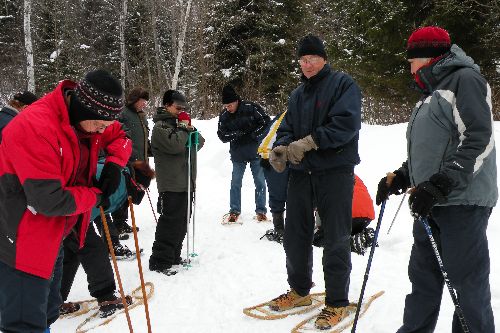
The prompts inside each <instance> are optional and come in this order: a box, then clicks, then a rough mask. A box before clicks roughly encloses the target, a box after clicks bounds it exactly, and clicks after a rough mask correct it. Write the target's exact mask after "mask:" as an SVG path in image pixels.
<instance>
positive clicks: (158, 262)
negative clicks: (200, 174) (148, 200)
mask: <svg viewBox="0 0 500 333" xmlns="http://www.w3.org/2000/svg"><path fill="white" fill-rule="evenodd" d="M187 199H188V193H187V192H162V193H160V196H159V198H158V213H159V214H160V217H159V218H158V224H157V225H156V233H155V241H154V243H153V251H152V254H151V257H150V259H149V266H150V268H151V269H165V268H170V267H171V266H172V265H174V264H175V263H176V262H177V261H178V260H179V258H180V256H181V250H182V242H183V241H184V238H185V236H186V232H187V205H188V202H187Z"/></svg>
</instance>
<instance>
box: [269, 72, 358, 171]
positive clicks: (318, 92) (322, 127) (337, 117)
mask: <svg viewBox="0 0 500 333" xmlns="http://www.w3.org/2000/svg"><path fill="white" fill-rule="evenodd" d="M303 80H304V82H303V83H302V84H301V85H300V86H298V87H297V88H296V89H295V90H294V91H293V92H292V93H291V95H290V98H289V100H288V112H287V114H286V115H285V119H283V121H282V122H281V125H280V127H279V129H278V134H277V138H276V142H275V143H274V147H276V146H280V145H282V146H288V145H289V144H290V143H291V142H293V141H296V140H299V139H302V138H304V137H306V136H308V135H312V137H313V140H314V142H315V143H316V145H317V146H318V147H319V148H318V149H317V150H311V151H309V152H307V153H306V154H305V157H304V159H303V160H302V162H301V163H299V164H297V165H293V164H291V165H290V167H291V168H292V169H296V170H304V171H314V172H316V171H322V170H328V169H346V168H349V169H352V168H353V167H354V166H355V165H356V164H358V163H359V162H360V160H359V155H358V138H359V130H360V128H361V92H360V90H359V87H358V85H357V84H356V83H355V82H354V80H353V79H352V78H351V77H350V76H349V75H347V74H345V73H341V72H336V71H333V70H332V69H331V68H330V66H329V65H325V67H323V69H322V70H321V71H320V72H319V73H318V74H316V75H315V76H313V77H311V78H310V79H306V78H303Z"/></svg>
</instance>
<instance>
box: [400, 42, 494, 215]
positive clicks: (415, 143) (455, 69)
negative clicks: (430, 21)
mask: <svg viewBox="0 0 500 333" xmlns="http://www.w3.org/2000/svg"><path fill="white" fill-rule="evenodd" d="M417 74H418V75H419V76H420V80H421V82H422V83H423V84H424V85H425V86H426V89H425V90H426V91H427V92H428V94H427V95H426V96H424V97H423V98H422V99H421V100H420V101H419V102H418V103H417V105H416V107H415V109H414V110H413V113H412V115H411V117H410V121H409V123H408V129H407V133H406V137H407V150H408V160H407V170H408V176H409V179H410V182H411V185H412V186H416V185H418V184H420V183H422V182H424V181H427V180H428V179H429V178H430V177H431V176H432V175H433V174H435V173H438V172H440V173H443V174H445V175H446V176H448V177H449V178H450V179H451V180H452V182H453V190H452V192H451V193H450V194H449V195H448V201H447V202H446V203H444V204H442V205H448V206H450V205H477V206H486V207H493V206H495V204H496V201H497V198H498V190H497V168H496V150H495V139H494V135H493V115H492V107H491V89H490V86H489V85H488V83H487V82H486V80H485V79H484V77H483V76H482V75H481V73H480V71H479V66H477V65H476V64H474V61H473V60H472V58H470V57H468V56H467V55H466V54H465V53H464V51H462V50H461V49H460V48H459V47H458V46H456V45H453V46H452V48H451V52H450V53H449V54H448V55H446V56H444V57H443V58H442V59H440V60H439V61H437V62H436V63H434V64H433V65H431V66H428V67H424V68H422V69H421V70H419V71H418V72H417Z"/></svg>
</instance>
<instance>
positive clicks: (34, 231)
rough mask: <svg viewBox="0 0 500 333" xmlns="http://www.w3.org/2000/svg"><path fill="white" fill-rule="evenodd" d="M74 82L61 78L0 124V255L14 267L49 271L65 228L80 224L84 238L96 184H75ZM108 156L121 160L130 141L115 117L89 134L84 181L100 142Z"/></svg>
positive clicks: (43, 274) (124, 160)
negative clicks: (69, 100)
mask: <svg viewBox="0 0 500 333" xmlns="http://www.w3.org/2000/svg"><path fill="white" fill-rule="evenodd" d="M75 86H76V84H75V83H74V82H72V81H62V82H61V83H60V84H59V85H58V86H57V88H56V89H55V90H54V91H52V92H51V93H49V94H47V95H45V96H44V97H43V98H41V99H39V100H38V101H37V102H35V103H33V104H31V105H30V106H29V107H27V108H26V109H25V110H24V111H23V112H21V113H20V114H19V115H18V116H17V117H15V118H14V120H12V121H11V122H10V124H9V126H8V127H6V128H5V130H4V131H3V140H2V143H1V144H0V261H2V262H4V263H6V264H8V265H10V266H11V267H14V268H15V269H17V270H20V271H23V272H26V273H29V274H33V275H36V276H39V277H42V278H44V279H48V278H50V276H51V274H52V271H53V268H54V264H55V261H56V257H57V254H58V252H59V249H60V247H61V242H62V240H63V237H64V232H65V230H66V231H67V230H70V229H71V228H73V227H74V225H73V224H74V222H75V221H76V220H77V219H75V216H77V215H80V214H81V215H82V216H81V217H82V218H81V221H82V223H81V225H80V229H79V230H78V236H79V240H80V247H81V246H83V244H84V240H85V234H86V232H87V228H88V226H89V222H90V221H89V220H90V212H91V209H92V208H93V207H94V206H95V205H96V201H97V198H96V197H97V196H96V194H97V193H99V192H100V191H99V190H98V189H97V188H95V187H86V186H74V185H73V184H74V181H75V177H76V173H77V168H78V163H79V160H80V147H79V143H78V138H77V135H76V133H75V130H74V128H73V127H72V126H71V125H70V121H69V115H68V110H67V106H66V103H65V97H64V90H65V89H72V88H74V87H75ZM101 148H103V149H104V150H105V151H106V153H107V156H108V157H107V162H108V161H109V162H114V163H116V164H118V165H121V166H124V165H125V164H126V163H127V161H128V159H129V156H130V154H131V151H132V144H131V141H130V140H129V139H128V138H127V137H126V135H125V132H124V131H122V129H121V125H120V123H118V122H115V123H113V124H112V125H111V126H109V127H108V128H106V130H105V131H104V133H103V134H93V135H92V136H91V138H90V161H89V175H88V181H89V182H88V184H92V177H93V176H94V175H95V172H96V167H97V157H98V152H99V149H101Z"/></svg>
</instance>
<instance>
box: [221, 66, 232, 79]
mask: <svg viewBox="0 0 500 333" xmlns="http://www.w3.org/2000/svg"><path fill="white" fill-rule="evenodd" d="M220 71H221V72H222V75H224V77H225V78H228V77H230V76H231V73H232V70H231V68H223V69H221V70H220Z"/></svg>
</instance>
